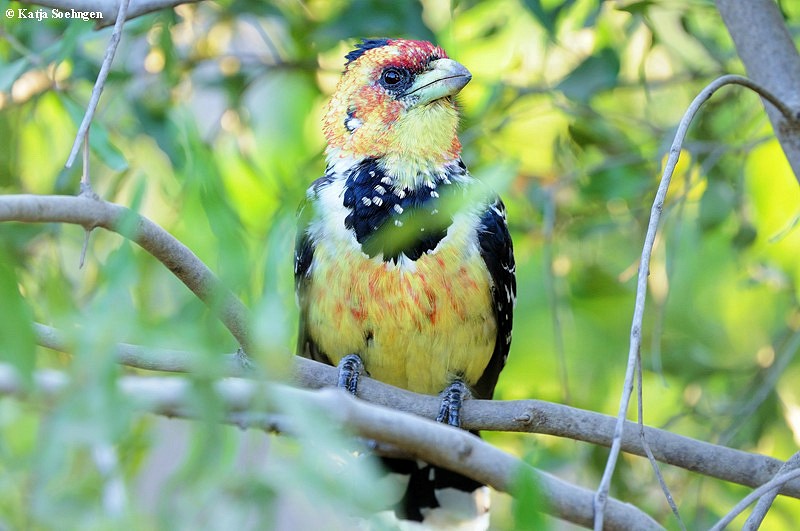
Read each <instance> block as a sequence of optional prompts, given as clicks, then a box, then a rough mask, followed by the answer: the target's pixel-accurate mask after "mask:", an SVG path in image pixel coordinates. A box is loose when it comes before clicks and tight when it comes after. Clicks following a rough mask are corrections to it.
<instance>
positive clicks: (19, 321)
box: [0, 247, 36, 385]
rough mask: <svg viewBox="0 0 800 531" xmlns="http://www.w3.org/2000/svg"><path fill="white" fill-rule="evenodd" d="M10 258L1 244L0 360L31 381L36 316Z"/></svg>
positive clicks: (34, 350) (27, 380)
mask: <svg viewBox="0 0 800 531" xmlns="http://www.w3.org/2000/svg"><path fill="white" fill-rule="evenodd" d="M8 258H9V257H8V254H7V252H6V250H5V249H3V248H2V247H0V360H2V361H4V362H6V363H10V364H11V365H13V366H14V368H16V369H17V371H18V373H19V376H20V377H21V378H22V380H23V382H24V383H25V384H26V385H29V384H30V383H31V379H32V376H33V368H34V366H35V365H36V348H35V343H34V335H33V317H32V315H31V310H30V308H29V307H28V305H27V304H26V303H25V300H24V299H23V298H22V295H21V294H20V292H19V288H18V284H17V272H16V270H15V269H14V267H13V266H12V265H11V261H10V260H9V259H8Z"/></svg>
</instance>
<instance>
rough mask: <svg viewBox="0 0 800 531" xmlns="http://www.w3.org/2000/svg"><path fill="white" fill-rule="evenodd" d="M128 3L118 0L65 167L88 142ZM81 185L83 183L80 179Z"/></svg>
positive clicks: (125, 0) (127, 0)
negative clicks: (105, 46) (100, 62)
mask: <svg viewBox="0 0 800 531" xmlns="http://www.w3.org/2000/svg"><path fill="white" fill-rule="evenodd" d="M129 3H130V0H120V3H119V11H118V12H117V21H116V22H115V23H114V31H113V32H112V33H111V39H109V41H108V47H107V48H106V55H105V57H103V64H102V65H101V66H100V73H99V74H97V81H95V83H94V88H93V89H92V97H91V98H89V105H88V106H87V107H86V113H85V114H84V115H83V121H82V122H81V125H80V127H78V133H77V134H76V135H75V142H73V144H72V151H70V153H69V158H68V159H67V163H66V164H65V165H64V166H65V167H66V168H71V167H72V163H73V162H75V157H76V156H78V150H79V149H80V147H81V142H83V141H84V140H85V141H86V142H87V143H88V137H87V132H88V131H89V125H91V123H92V118H94V112H95V111H96V110H97V103H98V102H99V101H100V94H102V93H103V87H105V85H106V79H107V78H108V72H109V71H110V70H111V63H112V62H113V61H114V54H116V53H117V45H118V44H119V41H120V39H121V38H122V27H123V26H124V25H125V17H126V16H127V14H128V4H129ZM81 185H83V182H82V181H81Z"/></svg>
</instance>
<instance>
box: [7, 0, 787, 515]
mask: <svg viewBox="0 0 800 531" xmlns="http://www.w3.org/2000/svg"><path fill="white" fill-rule="evenodd" d="M779 4H780V7H781V9H782V11H783V13H784V15H785V18H786V24H787V25H788V27H789V29H790V31H791V33H792V35H794V36H795V39H796V40H798V32H800V6H798V5H796V4H794V3H792V2H779ZM9 7H11V8H18V7H32V6H22V5H20V4H17V3H15V2H9V1H8V0H0V10H1V11H5V9H7V8H9ZM110 31H111V30H110V28H106V29H104V30H100V31H96V30H94V29H93V26H92V24H91V22H81V21H75V20H45V21H41V22H37V21H31V20H26V21H20V20H12V19H8V18H3V19H0V139H2V141H1V142H0V193H3V194H19V193H36V194H54V193H56V194H74V193H76V192H77V191H78V181H79V178H80V171H81V170H80V164H79V163H78V164H76V165H75V167H73V168H72V169H70V170H66V169H64V162H65V161H66V158H67V155H68V153H69V150H70V148H71V146H72V141H73V139H74V135H75V131H76V129H77V125H78V123H79V122H80V119H81V118H82V115H83V111H84V109H85V106H86V103H87V101H88V99H89V95H90V92H91V88H92V85H93V83H94V80H95V78H96V76H97V72H98V70H99V66H100V63H101V61H102V58H103V54H104V51H105V48H106V45H107V42H108V39H109V36H110ZM382 36H396V37H409V38H416V39H425V40H431V41H434V42H436V43H438V44H440V45H442V46H443V47H444V48H445V49H446V50H447V52H448V54H449V55H450V56H451V57H453V58H455V59H456V60H458V61H459V62H461V63H463V64H464V65H466V66H467V67H468V68H469V69H470V70H471V72H472V74H473V80H472V82H471V83H470V84H469V85H468V86H467V87H466V88H465V89H464V90H463V91H462V94H461V95H460V97H459V102H460V104H461V107H462V111H463V121H462V127H461V133H460V137H461V139H462V142H463V144H464V153H463V158H464V160H465V162H466V163H467V165H468V167H469V168H470V169H471V171H472V173H473V174H474V175H476V176H478V177H479V178H481V179H483V180H485V181H486V182H489V183H490V184H491V185H492V186H493V187H494V188H495V189H496V190H497V191H498V192H500V194H501V195H502V196H503V198H504V199H505V202H506V205H507V207H508V212H509V222H510V226H511V230H512V235H513V237H514V244H515V252H516V257H517V264H518V266H517V274H518V286H519V294H518V304H517V309H516V317H515V327H514V342H513V345H512V350H511V355H510V358H509V362H508V365H507V367H506V369H505V370H504V372H503V373H502V375H501V378H500V383H499V385H498V388H497V393H496V398H498V399H506V400H510V399H522V398H538V399H543V400H549V401H555V402H560V403H566V404H569V405H572V406H576V407H580V408H585V409H590V410H593V411H598V412H603V413H608V414H616V411H617V407H618V403H619V396H620V393H621V389H622V380H623V377H624V372H625V362H626V358H627V352H628V336H629V330H630V321H631V316H632V311H633V302H634V291H635V282H636V269H637V266H638V258H639V255H640V252H641V246H642V243H643V239H644V233H645V230H646V225H647V220H648V216H649V211H650V206H651V203H652V199H653V196H654V194H655V189H656V187H657V183H658V179H659V177H660V174H661V169H662V163H663V160H664V154H665V152H666V151H667V149H668V147H669V145H670V143H671V142H672V137H673V134H674V131H675V128H676V126H677V123H678V121H679V120H680V118H681V116H682V114H683V112H684V110H685V109H686V107H687V105H688V104H689V102H690V101H691V99H692V98H693V97H694V96H695V95H696V93H697V92H698V91H699V90H700V89H701V88H702V87H703V86H704V85H705V84H706V83H708V82H709V81H710V80H711V79H713V78H714V77H716V76H718V75H721V74H724V73H742V72H743V67H742V65H741V63H740V61H739V59H738V57H737V55H736V53H735V50H734V49H733V45H732V42H731V39H730V37H729V36H728V34H727V32H726V30H725V27H724V25H723V24H722V22H721V20H720V17H719V14H718V13H717V11H716V9H715V7H714V5H713V3H712V2H709V1H701V0H679V1H658V0H643V1H628V2H622V1H620V2H616V1H607V2H595V1H590V0H571V1H564V2H558V1H536V0H496V1H456V0H452V1H450V2H442V1H438V0H421V1H419V2H417V1H402V2H391V1H378V0H331V1H328V0H324V1H323V0H309V1H296V0H275V1H273V2H261V1H254V0H236V1H234V0H221V1H218V2H200V3H196V4H187V5H182V6H179V7H178V8H176V9H175V10H174V12H173V11H163V12H158V13H154V14H151V15H147V16H144V17H141V18H138V19H135V20H132V21H130V22H128V23H127V24H126V26H125V31H124V35H123V38H122V42H121V44H120V47H119V50H118V52H117V57H116V59H115V61H114V65H113V67H112V70H111V74H110V76H109V80H108V83H107V84H106V87H105V92H104V93H103V96H102V99H101V102H100V107H99V110H98V113H97V115H96V117H95V120H94V122H93V125H92V129H91V157H90V159H91V175H92V183H93V185H94V187H95V190H96V191H97V192H98V193H99V194H100V196H102V197H103V198H105V199H107V200H109V201H113V202H117V203H120V204H123V205H128V206H130V207H132V208H134V209H136V210H138V211H139V212H141V213H142V214H144V215H145V216H147V217H149V218H150V219H152V220H154V221H155V222H157V223H159V224H160V225H161V226H163V227H164V228H166V229H167V230H168V231H169V232H170V233H172V234H173V235H175V236H176V237H177V238H178V239H180V240H181V241H182V242H184V243H185V244H186V245H188V246H189V247H190V248H191V249H192V250H193V251H194V252H195V253H197V254H198V255H199V256H200V258H201V259H203V260H204V261H205V262H206V263H207V264H208V265H209V266H210V267H211V268H212V269H213V270H214V271H215V272H217V273H218V274H219V275H220V276H221V278H222V279H223V281H224V282H225V283H226V284H227V285H228V286H229V287H230V288H231V289H232V290H233V291H234V292H235V293H236V294H237V295H238V296H240V297H241V298H242V300H243V301H245V303H246V304H247V305H248V306H250V307H251V308H252V309H253V311H254V316H255V317H254V322H253V327H254V330H255V334H256V336H257V342H258V346H259V351H258V352H257V353H256V354H255V357H256V358H257V361H258V362H259V363H261V364H263V365H264V366H265V367H268V368H269V369H270V371H271V374H275V375H278V376H280V375H285V371H286V368H287V367H288V360H289V357H290V355H291V352H292V351H293V348H294V339H295V333H296V315H297V310H296V307H295V301H294V292H293V279H292V256H293V255H292V249H293V244H294V214H295V209H296V206H297V205H298V203H299V202H300V200H301V198H302V197H303V195H304V191H305V189H306V187H307V186H308V185H309V183H310V182H311V181H312V180H313V179H315V178H316V177H318V176H320V175H321V174H322V172H323V169H324V162H323V150H324V139H323V137H322V134H321V131H320V121H321V115H322V111H323V108H324V105H325V102H326V100H327V98H328V97H329V95H330V93H331V92H332V90H333V88H334V86H335V83H336V81H337V79H338V77H339V75H340V72H341V69H342V66H343V62H344V59H343V56H344V54H345V53H347V51H349V50H350V49H351V48H352V46H353V44H354V43H355V42H356V40H357V39H359V38H361V37H382ZM683 148H684V149H683V151H682V154H681V160H680V164H679V166H678V169H677V171H676V174H675V176H674V179H673V184H672V187H671V189H670V192H669V194H668V197H667V203H666V206H665V210H664V218H663V225H662V231H661V232H660V234H659V237H658V238H657V241H656V247H655V250H654V254H653V262H652V264H651V275H650V279H649V299H648V306H647V311H646V315H645V327H644V341H643V352H642V358H643V364H644V366H645V373H644V414H645V421H646V422H647V423H648V424H650V425H653V426H658V427H662V428H665V429H668V430H670V431H673V432H675V433H679V434H682V435H686V436H689V437H694V438H697V439H700V440H704V441H709V442H714V443H719V444H725V445H729V446H733V447H736V448H741V449H745V450H748V451H754V452H760V453H763V454H767V455H771V456H774V457H777V458H780V459H785V458H787V457H789V456H790V455H791V454H793V453H794V452H795V451H796V450H797V447H798V443H800V362H798V361H797V360H796V359H795V358H796V355H797V353H798V351H799V350H800V307H799V305H798V296H799V295H800V260H799V259H798V256H800V229H798V219H800V188H799V187H798V183H797V181H796V179H795V177H794V175H793V174H792V172H791V170H790V169H789V167H788V164H787V163H786V160H785V158H784V156H783V153H782V152H781V149H780V147H779V145H778V143H777V141H776V140H775V138H774V136H773V134H772V130H771V128H770V125H769V123H768V121H767V119H766V116H765V114H764V112H763V108H762V105H761V103H760V101H759V99H758V98H757V97H756V96H755V95H753V94H752V93H750V92H748V91H747V90H745V89H742V88H735V87H729V88H725V89H723V90H722V91H720V92H719V93H718V94H717V95H715V96H714V97H713V98H712V100H711V101H710V102H708V103H707V104H706V105H705V106H704V108H703V110H702V111H701V113H700V115H699V116H698V118H697V119H696V120H695V122H694V124H693V125H692V127H691V130H690V133H689V138H688V139H687V141H686V143H685V145H684V146H683ZM82 244H83V231H82V229H80V228H79V227H75V226H64V225H55V224H52V225H51V224H42V225H22V224H15V223H4V224H2V225H0V358H2V359H3V360H5V361H8V362H11V363H14V364H15V365H16V366H17V367H18V368H19V370H20V371H21V372H22V373H23V374H29V373H30V371H31V370H32V369H33V368H34V367H36V368H58V369H61V370H63V371H65V372H66V373H68V374H69V375H70V376H71V377H72V379H73V382H74V383H73V386H72V388H71V390H70V393H69V394H68V399H65V400H63V401H58V402H57V403H48V402H44V401H41V400H27V401H20V400H16V399H9V398H5V399H0V529H51V528H53V529H55V528H58V529H68V528H71V529H78V528H80V529H109V528H117V529H122V528H129V529H158V528H160V529H167V528H169V529H188V528H196V527H197V526H198V525H200V526H202V527H203V528H206V529H230V528H234V527H235V526H238V527H241V528H244V529H259V528H260V529H263V528H281V527H282V528H285V529H292V528H294V529H298V528H303V526H304V525H305V524H307V523H308V522H307V521H306V520H304V519H305V518H312V517H316V518H322V519H323V521H324V522H325V525H326V526H329V527H328V528H332V529H333V528H337V526H339V527H341V528H347V527H348V525H349V523H348V522H349V521H348V520H347V517H345V516H343V515H346V514H361V513H364V512H368V511H370V510H372V509H374V503H376V502H375V499H376V498H379V494H380V493H379V492H377V490H379V489H377V490H376V489H375V488H373V487H372V486H371V484H370V480H369V477H370V474H371V473H372V470H371V469H370V466H369V465H370V463H369V462H368V460H367V459H365V458H355V457H353V456H352V455H351V453H349V452H348V444H349V443H348V440H347V438H346V437H343V436H342V435H341V434H338V433H337V432H336V431H335V430H334V429H332V428H331V427H330V426H328V425H327V423H326V419H320V418H319V417H318V416H316V415H315V414H313V412H311V413H303V414H299V415H298V416H299V417H302V419H303V420H302V422H300V424H301V426H300V427H299V428H298V433H299V436H298V437H296V438H287V437H277V436H268V435H264V434H262V433H256V432H248V433H244V434H243V433H242V432H240V431H239V430H237V429H235V428H229V427H221V426H219V425H217V424H216V422H214V418H215V417H214V415H215V414H218V411H216V409H215V404H214V401H213V396H212V394H211V391H210V386H209V382H210V381H211V380H212V379H213V378H214V376H215V374H217V373H216V372H215V371H218V370H219V363H218V362H217V361H218V359H219V354H220V353H222V352H231V351H233V350H235V348H236V344H235V342H234V341H233V339H232V338H231V337H230V335H229V334H228V332H227V331H226V330H225V329H224V328H223V326H222V325H221V324H219V322H217V320H216V319H215V318H214V317H213V315H212V314H211V313H210V312H209V311H208V310H207V309H206V308H205V306H204V305H203V304H202V303H200V302H199V301H198V300H197V299H196V298H195V297H194V296H193V295H192V294H191V293H190V292H189V291H188V290H187V289H186V288H185V287H184V286H183V285H182V284H180V283H179V282H178V281H177V280H176V279H175V278H174V277H173V276H172V275H171V274H170V273H169V272H168V271H167V270H166V269H165V268H164V267H163V266H162V265H161V264H159V263H157V262H156V261H155V260H154V259H153V258H152V257H151V256H149V255H147V254H146V253H144V252H142V251H141V250H140V249H138V248H136V247H135V245H133V244H131V243H129V242H126V241H124V240H123V239H122V238H120V237H119V236H118V235H115V234H110V233H104V232H102V231H95V232H93V233H92V236H91V243H90V245H89V249H88V255H87V260H86V265H85V266H84V267H83V268H82V269H79V267H78V263H79V257H80V251H81V246H82ZM31 319H35V320H36V321H38V322H43V323H46V324H50V325H53V326H57V327H59V328H61V329H63V330H64V331H65V332H66V333H67V334H68V336H69V338H70V343H71V345H72V349H73V350H74V353H75V354H74V356H66V355H61V354H55V353H53V352H51V351H47V350H45V349H41V348H38V347H35V346H34V341H33V332H32V328H31V324H30V323H31ZM120 341H127V342H131V343H138V344H144V345H151V346H160V347H171V348H179V349H185V350H192V351H195V352H197V353H198V354H199V355H201V356H202V357H203V359H204V360H206V361H207V363H206V364H205V365H204V367H205V366H206V365H207V370H201V371H199V372H198V374H195V375H192V376H188V377H187V378H189V379H190V381H191V382H192V383H193V389H195V390H196V400H197V405H198V407H200V408H202V411H204V412H207V418H205V417H204V418H203V419H201V420H200V421H198V422H191V423H190V422H181V421H176V420H163V419H157V418H155V417H152V416H147V415H142V414H139V413H136V412H135V411H134V410H133V409H132V408H131V407H129V405H128V404H126V403H125V401H124V400H122V399H121V397H120V396H119V394H118V392H117V391H116V388H115V386H114V383H115V382H116V380H117V379H118V378H119V377H120V376H121V375H123V374H127V373H131V372H134V371H131V370H128V369H123V368H121V367H118V366H117V365H116V364H115V363H114V362H113V359H112V356H111V354H110V352H111V348H112V345H113V344H114V343H116V342H120ZM631 410H632V411H635V408H632V409H631ZM485 437H486V439H487V440H489V441H491V442H492V443H493V444H495V445H497V446H499V447H501V448H503V449H504V450H507V451H509V452H512V453H514V454H515V455H518V456H520V457H521V458H524V459H525V460H526V461H528V462H530V463H531V464H533V465H535V466H537V467H540V468H542V469H544V470H547V471H549V472H552V473H554V474H556V475H558V476H559V477H561V478H564V479H566V480H569V481H572V482H574V483H577V484H580V485H583V486H586V487H589V488H592V489H593V488H595V486H596V485H597V483H598V482H599V478H600V475H601V473H602V469H603V466H604V464H605V459H606V456H607V450H606V449H604V448H597V447H594V446H591V445H588V444H584V443H577V442H573V441H569V440H562V439H558V438H554V437H547V436H537V435H519V434H495V433H487V434H485ZM104 452H105V453H104ZM103 456H111V458H110V459H111V462H112V465H113V466H111V468H108V467H104V466H101V465H102V463H105V462H106V461H103V459H104V457H103ZM114 463H115V464H114ZM662 469H663V472H664V474H665V476H666V480H667V483H668V485H669V486H670V488H671V489H672V492H673V495H674V496H675V499H676V501H677V503H678V506H679V508H680V510H681V513H682V516H683V518H684V519H685V521H686V522H687V524H688V525H689V527H690V528H694V529H698V528H703V527H707V526H708V525H709V524H710V523H712V522H713V521H715V520H716V519H717V518H719V517H720V516H721V515H723V514H725V513H726V512H727V511H728V509H729V508H730V507H731V506H732V505H733V504H735V503H736V501H738V499H740V498H741V497H742V496H744V495H745V494H746V493H747V492H748V489H745V488H742V487H738V486H733V485H730V484H727V483H724V482H720V481H716V480H712V479H706V478H702V477H699V476H697V475H695V474H692V473H689V472H686V471H683V470H680V469H676V468H672V467H669V466H663V467H662ZM109 470H110V472H109ZM110 478H111V479H116V480H119V481H118V483H121V487H120V488H121V489H122V490H121V491H122V493H123V497H122V498H120V499H122V500H123V502H124V503H122V505H121V507H117V508H115V507H116V506H115V505H114V501H113V500H114V499H116V498H113V496H112V494H110V492H111V491H109V484H110ZM365 478H366V479H365ZM362 479H363V481H361V480H362ZM612 495H614V496H616V497H618V498H621V499H623V500H625V501H629V502H631V503H634V504H636V505H637V506H639V507H640V508H642V509H644V510H645V511H647V512H648V513H649V514H651V515H653V516H654V517H655V518H657V519H658V520H659V521H660V522H662V523H664V525H666V526H667V527H668V528H677V524H676V522H675V520H674V519H673V518H672V517H671V516H670V512H669V508H668V506H667V504H666V502H665V501H664V499H663V496H662V495H661V494H660V491H659V489H658V485H657V483H656V481H655V479H654V477H653V473H652V470H651V469H650V465H649V464H648V463H647V462H646V460H643V459H640V458H638V457H630V456H626V457H624V458H623V459H622V460H621V462H620V464H619V466H618V469H617V473H616V476H615V479H614V483H613V488H612ZM108 496H111V499H109V498H108ZM494 499H495V506H496V508H497V510H496V511H495V513H494V515H493V528H495V529H524V528H526V526H529V525H530V522H529V521H528V522H526V521H524V520H523V519H524V518H528V517H529V516H530V509H531V507H535V506H536V502H535V496H534V497H533V499H532V498H525V499H523V502H521V503H518V504H514V503H512V501H511V499H510V497H508V496H505V495H499V494H498V495H495V498H494ZM109 500H111V501H109ZM798 519H800V503H798V502H797V501H796V500H791V499H790V500H786V499H779V500H778V501H777V502H776V504H775V507H774V508H773V510H772V511H771V512H770V514H769V516H768V517H767V520H766V522H765V526H764V529H788V528H791V527H792V526H793V522H796V521H797V520H798ZM312 521H313V520H312ZM737 522H739V525H741V522H742V520H738V521H737ZM304 523H305V524H304ZM546 523H547V525H552V526H554V527H556V528H569V526H566V525H565V524H562V523H557V522H553V521H550V520H547V521H546ZM537 525H545V524H544V523H543V522H541V521H539V522H538V523H537Z"/></svg>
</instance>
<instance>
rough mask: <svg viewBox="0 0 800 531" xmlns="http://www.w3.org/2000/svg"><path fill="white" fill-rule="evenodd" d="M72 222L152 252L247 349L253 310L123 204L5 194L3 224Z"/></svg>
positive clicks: (189, 254) (1, 205)
mask: <svg viewBox="0 0 800 531" xmlns="http://www.w3.org/2000/svg"><path fill="white" fill-rule="evenodd" d="M2 221H23V222H27V223H47V222H56V223H72V224H75V225H80V226H82V227H83V228H84V229H86V230H87V231H88V230H92V229H94V228H95V227H102V228H104V229H107V230H110V231H112V232H116V233H118V234H121V235H122V236H125V237H126V238H128V239H130V240H131V241H133V242H135V243H136V244H137V245H139V246H140V247H142V248H143V249H144V250H146V251H147V252H149V253H150V254H151V255H153V256H154V257H155V258H156V259H157V260H158V261H159V262H161V263H162V264H164V265H165V266H166V267H167V269H169V270H170V271H172V273H173V274H174V275H175V276H176V277H178V279H179V280H180V281H181V282H183V283H184V284H185V285H186V287H187V288H189V289H190V290H191V291H192V293H194V294H195V295H197V297H198V298H199V299H200V300H201V301H203V302H204V303H205V304H206V306H208V307H209V308H210V309H211V311H213V312H214V313H215V314H216V315H217V316H218V317H219V319H220V320H221V321H222V323H223V324H224V325H225V326H226V327H227V328H228V330H229V331H230V332H231V334H232V335H233V337H235V338H236V340H237V341H238V342H239V344H240V345H241V346H242V348H244V349H245V351H247V348H248V346H249V340H248V331H247V326H248V321H249V313H248V310H247V308H246V307H245V306H244V304H242V302H241V301H240V300H239V299H237V298H236V296H235V295H233V293H231V292H230V290H228V289H227V288H226V287H225V286H224V285H223V284H222V282H220V280H219V279H218V278H217V276H216V275H215V274H214V273H213V272H212V271H211V270H210V269H209V268H208V266H206V265H205V264H204V263H203V262H202V261H201V260H200V259H199V258H198V257H197V255H195V254H194V253H193V252H192V251H191V250H190V249H189V248H188V247H186V246H185V245H184V244H182V243H181V242H179V241H178V240H177V239H175V237H173V236H172V235H171V234H169V233H168V232H167V231H165V230H164V229H162V228H161V227H159V226H158V225H156V224H155V223H153V222H152V221H150V220H149V219H147V218H145V217H144V216H140V215H139V214H137V213H135V212H133V211H131V210H130V209H128V208H125V207H123V206H120V205H115V204H114V203H109V202H107V201H102V200H99V199H91V198H88V197H71V196H57V195H49V196H39V195H4V196H0V222H2Z"/></svg>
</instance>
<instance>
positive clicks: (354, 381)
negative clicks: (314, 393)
mask: <svg viewBox="0 0 800 531" xmlns="http://www.w3.org/2000/svg"><path fill="white" fill-rule="evenodd" d="M338 368H339V382H338V383H337V385H336V386H337V387H339V388H340V389H346V390H347V392H348V393H350V394H351V395H353V396H356V391H358V377H359V376H360V375H361V372H362V371H363V370H364V363H363V362H362V361H361V358H360V357H359V355H358V354H348V355H347V356H345V357H344V358H342V359H341V360H340V361H339V365H338Z"/></svg>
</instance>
